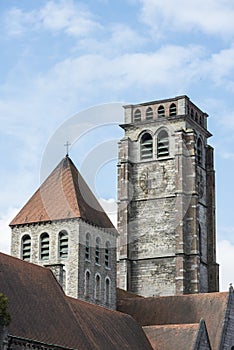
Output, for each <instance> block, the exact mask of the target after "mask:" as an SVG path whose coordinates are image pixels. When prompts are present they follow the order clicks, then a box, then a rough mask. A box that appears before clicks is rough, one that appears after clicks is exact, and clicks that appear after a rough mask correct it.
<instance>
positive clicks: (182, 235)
mask: <svg viewBox="0 0 234 350" xmlns="http://www.w3.org/2000/svg"><path fill="white" fill-rule="evenodd" d="M124 108H125V123H124V124H123V125H121V127H122V128H123V129H124V130H125V136H124V138H123V139H122V140H121V141H120V143H119V162H118V205H119V209H118V230H119V233H120V240H119V251H118V254H119V277H118V284H119V287H120V288H123V289H125V290H129V291H132V292H134V293H138V294H140V295H143V296H154V295H177V294H188V293H200V292H213V291H218V289H219V269H218V264H217V263H216V233H215V178H214V176H215V175H214V166H213V149H212V147H211V146H209V145H208V144H207V139H208V138H209V137H210V136H211V134H210V132H209V131H208V130H207V117H208V115H207V114H206V113H204V112H202V111H201V110H200V109H199V108H198V107H197V106H196V105H194V104H193V103H192V102H191V101H190V99H189V98H188V97H187V96H178V97H175V98H172V99H166V100H160V101H153V102H147V103H141V104H137V105H127V106H124Z"/></svg>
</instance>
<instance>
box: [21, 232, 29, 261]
mask: <svg viewBox="0 0 234 350" xmlns="http://www.w3.org/2000/svg"><path fill="white" fill-rule="evenodd" d="M21 256H22V259H23V260H26V261H29V260H30V258H31V237H30V236H29V235H24V236H23V237H22V253H21Z"/></svg>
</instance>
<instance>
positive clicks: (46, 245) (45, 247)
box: [41, 232, 50, 260]
mask: <svg viewBox="0 0 234 350" xmlns="http://www.w3.org/2000/svg"><path fill="white" fill-rule="evenodd" d="M49 250H50V242H49V235H48V233H46V232H44V233H42V235H41V260H48V259H49Z"/></svg>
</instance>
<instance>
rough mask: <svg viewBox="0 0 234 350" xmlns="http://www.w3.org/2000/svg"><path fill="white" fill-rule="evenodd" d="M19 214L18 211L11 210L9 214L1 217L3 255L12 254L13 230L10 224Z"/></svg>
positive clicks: (0, 238)
mask: <svg viewBox="0 0 234 350" xmlns="http://www.w3.org/2000/svg"><path fill="white" fill-rule="evenodd" d="M17 213H18V209H16V208H9V209H8V211H7V213H5V214H3V215H2V216H1V217H0V251H1V252H2V253H6V254H10V244H11V229H10V227H9V223H10V221H11V220H12V219H13V218H14V217H15V215H16V214H17Z"/></svg>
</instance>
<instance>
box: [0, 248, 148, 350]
mask: <svg viewBox="0 0 234 350" xmlns="http://www.w3.org/2000/svg"><path fill="white" fill-rule="evenodd" d="M0 292H1V293H3V294H5V295H6V296H7V297H8V298H9V312H10V315H11V323H10V325H9V330H8V331H9V334H11V335H13V336H17V337H22V338H27V339H32V340H36V341H39V342H43V343H46V344H56V345H59V346H63V347H67V348H74V349H79V350H93V349H100V350H102V349H103V350H106V349H108V350H112V349H113V350H119V349H134V350H150V349H151V350H152V348H151V346H150V344H149V342H148V340H147V338H146V336H145V334H144V332H143V330H142V329H141V327H140V326H139V325H138V324H137V323H136V322H135V320H133V318H132V317H131V316H129V315H124V314H122V313H119V312H116V311H111V310H107V309H105V308H102V307H100V306H95V305H92V304H88V303H86V302H83V301H80V300H77V299H72V298H69V297H67V296H65V294H64V293H63V291H62V289H61V287H60V286H59V284H58V283H57V281H56V279H55V277H54V276H53V274H52V272H51V271H50V269H48V268H44V267H41V266H38V265H34V264H32V263H28V262H25V261H23V260H20V259H17V258H14V257H11V256H8V255H5V254H2V253H0Z"/></svg>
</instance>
